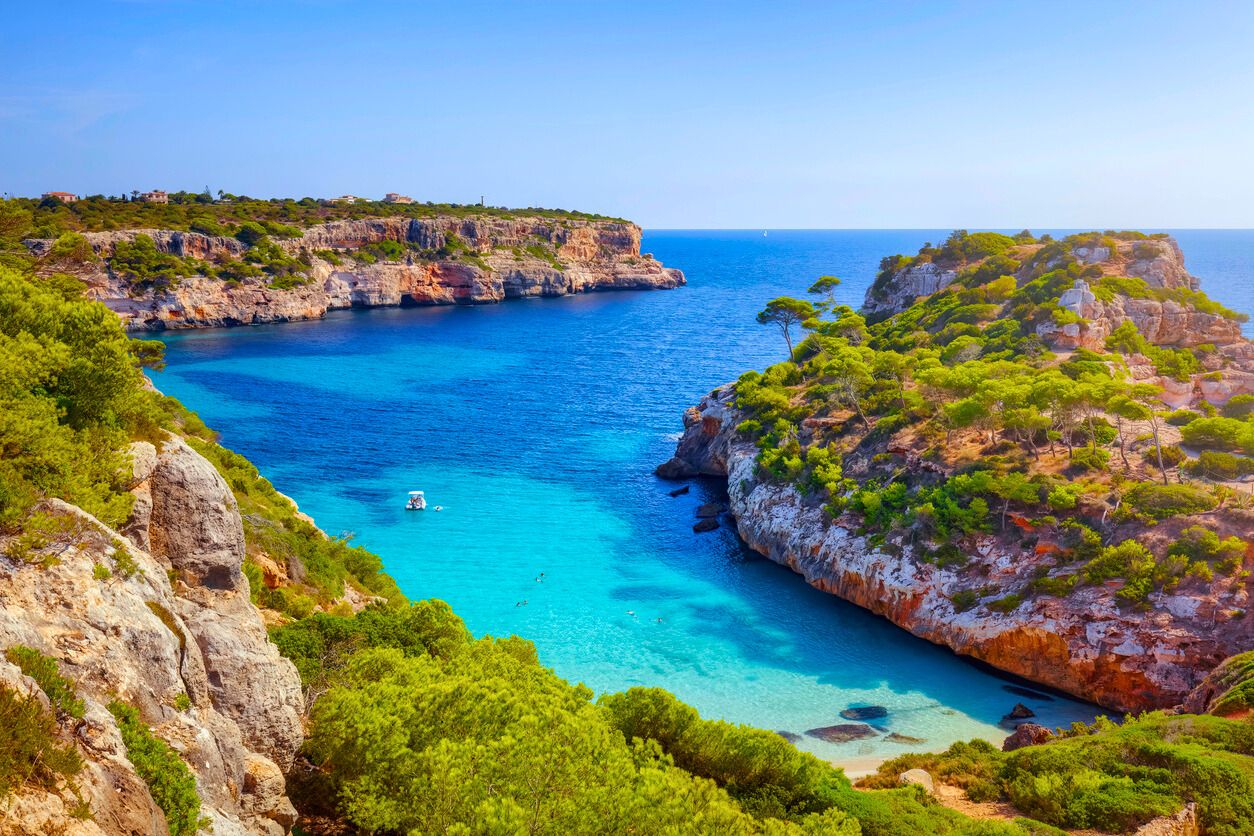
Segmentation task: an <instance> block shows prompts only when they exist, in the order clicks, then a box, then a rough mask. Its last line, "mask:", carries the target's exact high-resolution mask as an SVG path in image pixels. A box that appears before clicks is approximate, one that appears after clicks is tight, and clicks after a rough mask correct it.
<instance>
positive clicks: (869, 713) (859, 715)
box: [840, 705, 888, 720]
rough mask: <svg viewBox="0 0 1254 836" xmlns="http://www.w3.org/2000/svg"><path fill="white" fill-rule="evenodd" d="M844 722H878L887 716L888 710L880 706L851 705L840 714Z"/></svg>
mask: <svg viewBox="0 0 1254 836" xmlns="http://www.w3.org/2000/svg"><path fill="white" fill-rule="evenodd" d="M840 716H841V717H844V718H845V719H846V720H878V719H880V718H881V717H887V716H888V709H887V708H885V707H884V706H882V705H852V706H850V707H849V708H846V709H845V710H844V711H842V712H840Z"/></svg>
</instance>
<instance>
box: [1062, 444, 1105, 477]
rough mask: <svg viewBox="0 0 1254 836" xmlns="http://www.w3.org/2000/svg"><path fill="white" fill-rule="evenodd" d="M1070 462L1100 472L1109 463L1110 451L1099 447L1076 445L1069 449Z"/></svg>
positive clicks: (1084, 468)
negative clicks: (1071, 449)
mask: <svg viewBox="0 0 1254 836" xmlns="http://www.w3.org/2000/svg"><path fill="white" fill-rule="evenodd" d="M1071 463H1072V464H1073V465H1075V466H1077V467H1079V468H1081V469H1083V470H1091V471H1097V472H1101V471H1103V470H1105V469H1106V465H1108V464H1109V463H1110V451H1109V450H1103V449H1102V448H1101V447H1077V448H1076V449H1075V450H1073V451H1071Z"/></svg>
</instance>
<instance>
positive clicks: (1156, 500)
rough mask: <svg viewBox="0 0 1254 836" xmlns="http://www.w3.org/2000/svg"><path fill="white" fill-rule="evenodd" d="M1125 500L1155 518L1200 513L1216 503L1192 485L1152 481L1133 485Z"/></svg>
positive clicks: (1206, 493) (1208, 493) (1212, 497)
mask: <svg viewBox="0 0 1254 836" xmlns="http://www.w3.org/2000/svg"><path fill="white" fill-rule="evenodd" d="M1202 420H1207V419H1202ZM1196 423H1197V422H1196V421H1195V422H1194V424H1196ZM1194 424H1190V425H1189V426H1193V425H1194ZM1186 429H1187V428H1186ZM1127 501H1128V503H1129V504H1130V505H1131V506H1132V507H1133V508H1135V509H1136V510H1137V511H1139V512H1141V513H1142V514H1145V515H1146V516H1148V517H1152V518H1153V519H1156V520H1163V519H1166V518H1167V517H1175V516H1180V515H1186V514H1200V513H1202V512H1203V511H1210V510H1212V509H1213V508H1214V507H1215V506H1216V505H1217V504H1218V502H1217V500H1216V499H1215V497H1214V496H1213V495H1211V494H1210V492H1208V491H1204V490H1201V489H1200V488H1195V487H1193V486H1192V485H1160V484H1157V483H1154V482H1142V483H1141V484H1138V485H1136V486H1135V487H1133V488H1132V490H1130V491H1128V496H1127Z"/></svg>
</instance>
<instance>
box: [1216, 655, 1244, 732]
mask: <svg viewBox="0 0 1254 836" xmlns="http://www.w3.org/2000/svg"><path fill="white" fill-rule="evenodd" d="M1210 678H1211V680H1212V681H1213V682H1214V684H1215V686H1216V694H1215V696H1214V697H1213V698H1212V699H1211V704H1210V708H1209V711H1210V713H1211V714H1216V715H1218V716H1221V717H1222V716H1224V715H1227V714H1236V713H1238V712H1245V711H1248V710H1250V709H1254V650H1251V651H1247V652H1246V653H1240V654H1238V655H1236V656H1233V657H1231V658H1229V659H1227V660H1225V661H1224V663H1223V664H1222V665H1220V666H1219V667H1218V668H1216V669H1215V671H1214V673H1212V674H1211V677H1210Z"/></svg>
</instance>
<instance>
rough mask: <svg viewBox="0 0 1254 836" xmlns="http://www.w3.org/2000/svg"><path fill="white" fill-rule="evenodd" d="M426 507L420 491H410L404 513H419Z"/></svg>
mask: <svg viewBox="0 0 1254 836" xmlns="http://www.w3.org/2000/svg"><path fill="white" fill-rule="evenodd" d="M426 507H427V498H426V497H425V496H423V493H422V491H410V492H409V501H408V502H406V503H405V510H406V511H421V510H423V509H424V508H426Z"/></svg>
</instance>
